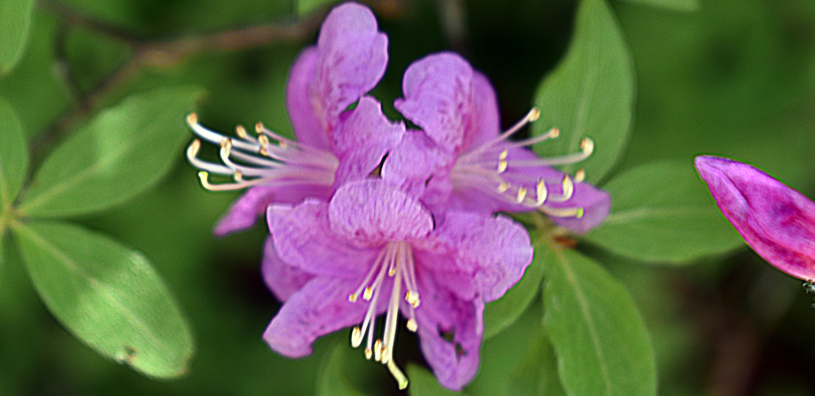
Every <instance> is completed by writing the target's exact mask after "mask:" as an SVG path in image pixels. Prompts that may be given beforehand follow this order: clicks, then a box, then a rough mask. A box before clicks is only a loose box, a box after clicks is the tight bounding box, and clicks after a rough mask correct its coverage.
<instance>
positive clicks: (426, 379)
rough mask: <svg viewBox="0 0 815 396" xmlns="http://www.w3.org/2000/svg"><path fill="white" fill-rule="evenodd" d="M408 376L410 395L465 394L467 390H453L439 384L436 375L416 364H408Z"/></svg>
mask: <svg viewBox="0 0 815 396" xmlns="http://www.w3.org/2000/svg"><path fill="white" fill-rule="evenodd" d="M407 376H408V378H410V386H409V387H408V389H407V391H408V395H410V396H456V395H459V396H465V395H466V393H465V392H453V391H451V390H449V389H445V388H444V387H442V386H441V385H439V381H437V380H436V377H434V376H433V374H432V373H431V372H430V371H428V370H427V369H426V368H424V367H421V366H417V365H415V364H411V365H408V367H407Z"/></svg>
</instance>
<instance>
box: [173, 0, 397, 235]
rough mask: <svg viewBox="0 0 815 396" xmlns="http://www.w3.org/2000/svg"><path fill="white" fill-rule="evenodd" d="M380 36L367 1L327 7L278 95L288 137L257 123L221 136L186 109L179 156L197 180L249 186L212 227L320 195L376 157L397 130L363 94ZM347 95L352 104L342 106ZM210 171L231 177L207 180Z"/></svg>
mask: <svg viewBox="0 0 815 396" xmlns="http://www.w3.org/2000/svg"><path fill="white" fill-rule="evenodd" d="M387 44H388V40H387V37H386V36H385V35H384V34H383V33H381V32H379V31H378V30H377V24H376V19H375V18H374V16H373V14H372V13H371V11H370V10H369V9H368V8H366V7H364V6H362V5H359V4H356V3H347V4H343V5H340V6H338V7H336V8H334V9H333V10H332V11H331V13H330V14H329V15H328V16H327V17H326V19H325V21H324V22H323V25H322V28H321V29H320V35H319V38H318V40H317V45H316V46H312V47H309V48H306V49H305V50H303V52H302V53H301V54H300V55H299V57H298V58H297V60H296V61H295V62H294V65H293V66H292V69H291V73H290V75H289V82H288V86H287V91H286V95H287V96H286V99H287V106H288V111H289V115H290V117H291V121H292V125H293V127H294V133H295V136H296V137H297V140H296V141H295V140H291V139H287V138H285V137H283V136H281V135H279V134H277V133H275V132H273V131H271V130H269V129H267V128H266V127H264V126H263V125H262V124H260V123H259V124H257V125H256V126H255V132H256V133H257V136H252V135H250V134H249V133H248V132H247V131H246V130H245V129H244V128H243V127H240V126H239V127H237V128H236V135H237V136H236V137H227V136H225V135H222V134H219V133H216V132H213V131H211V130H209V129H207V128H205V127H204V126H202V125H201V124H199V122H198V116H197V115H196V114H191V115H189V116H188V117H187V124H188V125H189V127H190V128H191V129H192V130H193V132H195V134H196V135H197V137H198V139H196V140H194V141H193V142H192V144H190V146H189V148H188V150H187V157H188V159H189V161H190V163H192V164H193V166H195V167H197V168H199V169H200V170H201V172H199V176H200V178H201V184H202V185H203V186H204V188H206V189H208V190H214V191H223V190H241V189H245V188H249V190H248V191H247V192H246V193H245V194H244V195H243V196H241V197H240V198H239V199H238V200H237V201H236V202H235V203H234V204H233V205H232V207H231V208H230V209H229V211H228V212H227V213H226V215H225V216H224V217H223V218H222V219H221V220H220V221H219V223H218V225H217V226H216V227H215V233H216V234H217V235H225V234H228V233H231V232H234V231H239V230H242V229H246V228H248V227H251V226H252V225H253V224H254V223H255V221H256V218H257V217H258V216H259V215H262V214H264V213H265V211H266V207H267V206H268V205H269V204H270V203H272V202H286V203H297V202H300V201H302V200H303V199H305V198H306V197H320V198H328V197H330V196H331V194H332V193H333V192H334V190H335V189H336V187H337V186H339V185H342V184H343V183H345V182H346V181H348V180H358V179H362V178H364V177H367V176H368V174H370V173H371V172H372V171H373V170H374V169H376V167H378V166H379V165H380V163H381V161H382V158H383V157H384V156H385V154H386V153H387V152H388V150H390V148H391V147H392V146H394V145H395V144H396V142H398V141H399V140H400V139H401V135H402V132H403V130H404V126H403V125H402V124H401V123H398V124H393V123H391V122H390V121H389V120H388V119H387V117H385V116H384V114H382V110H381V106H380V104H379V102H378V101H377V100H376V99H374V98H372V97H369V96H364V95H365V93H366V92H368V91H370V90H371V89H372V88H373V87H374V86H376V84H377V83H378V82H379V79H380V78H381V77H382V75H383V74H384V72H385V66H386V65H387V61H388V55H387ZM354 103H357V105H356V107H355V108H354V110H350V111H349V110H346V108H348V107H349V106H350V105H351V104H354ZM202 140H203V141H205V142H208V143H212V144H215V145H219V146H220V157H221V162H222V163H210V162H206V161H204V160H202V159H200V158H198V151H199V149H200V147H201V141H202ZM210 174H216V175H222V176H227V177H230V178H232V179H233V181H232V182H230V183H224V184H212V183H210V181H209V176H210Z"/></svg>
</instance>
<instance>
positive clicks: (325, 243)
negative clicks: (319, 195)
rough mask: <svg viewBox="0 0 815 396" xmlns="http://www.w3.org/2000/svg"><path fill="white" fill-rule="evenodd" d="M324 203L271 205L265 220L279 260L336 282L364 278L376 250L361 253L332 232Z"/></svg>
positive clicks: (312, 201) (366, 250) (326, 206)
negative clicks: (331, 278)
mask: <svg viewBox="0 0 815 396" xmlns="http://www.w3.org/2000/svg"><path fill="white" fill-rule="evenodd" d="M328 211H329V206H328V204H327V203H326V202H323V201H317V200H312V199H309V200H306V201H305V202H303V203H301V204H300V205H297V206H294V207H292V206H290V205H271V206H269V209H268V212H267V215H266V220H267V221H268V223H269V230H270V231H271V233H272V235H273V236H274V242H275V249H276V250H277V253H278V255H279V256H280V258H281V259H282V260H283V261H284V262H286V263H288V264H290V265H292V266H294V267H297V268H299V269H301V270H303V271H305V272H308V273H312V274H315V275H323V276H333V277H338V278H356V277H359V276H362V275H364V274H365V273H366V272H367V271H368V269H369V268H370V266H371V265H372V264H373V261H374V259H375V258H376V255H377V254H378V253H379V251H378V250H373V249H361V248H357V247H354V246H352V245H351V244H349V242H348V241H347V240H346V239H344V238H342V237H341V236H339V235H337V234H336V233H334V232H333V231H332V230H331V225H330V224H329V221H328Z"/></svg>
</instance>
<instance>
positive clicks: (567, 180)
mask: <svg viewBox="0 0 815 396" xmlns="http://www.w3.org/2000/svg"><path fill="white" fill-rule="evenodd" d="M562 184H563V198H564V199H567V200H568V199H569V198H571V197H572V194H574V183H572V178H571V177H569V175H564V176H563V183H562Z"/></svg>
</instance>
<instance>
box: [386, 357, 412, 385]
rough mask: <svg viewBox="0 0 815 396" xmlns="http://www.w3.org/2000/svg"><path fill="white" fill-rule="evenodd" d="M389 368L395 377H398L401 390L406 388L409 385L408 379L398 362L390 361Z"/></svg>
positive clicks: (397, 380) (397, 381)
mask: <svg viewBox="0 0 815 396" xmlns="http://www.w3.org/2000/svg"><path fill="white" fill-rule="evenodd" d="M388 370H390V372H391V375H393V378H394V379H396V383H397V384H398V385H397V386H398V387H399V390H405V388H407V386H408V379H407V377H406V376H405V374H404V373H402V370H399V367H396V364H395V363H393V362H388Z"/></svg>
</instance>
